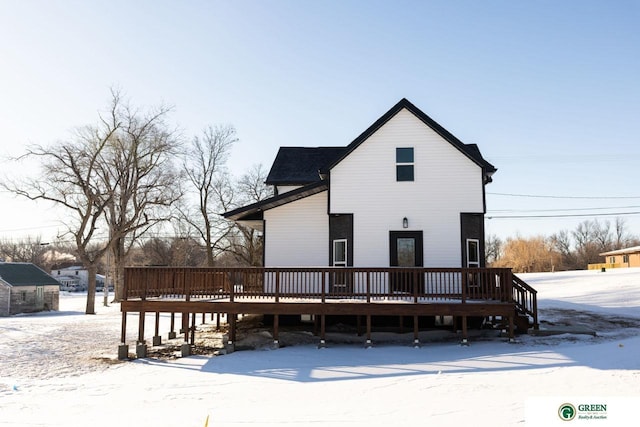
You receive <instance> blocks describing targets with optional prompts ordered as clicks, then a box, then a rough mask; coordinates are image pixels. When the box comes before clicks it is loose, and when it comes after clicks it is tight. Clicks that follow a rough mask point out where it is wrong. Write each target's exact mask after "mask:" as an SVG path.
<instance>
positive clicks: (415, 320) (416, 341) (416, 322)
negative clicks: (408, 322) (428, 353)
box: [413, 316, 420, 348]
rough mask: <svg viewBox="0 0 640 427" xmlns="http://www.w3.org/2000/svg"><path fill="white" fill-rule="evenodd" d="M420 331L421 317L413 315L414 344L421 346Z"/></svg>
mask: <svg viewBox="0 0 640 427" xmlns="http://www.w3.org/2000/svg"><path fill="white" fill-rule="evenodd" d="M418 332H419V319H418V316H413V346H414V347H416V348H418V347H420V339H419V337H418Z"/></svg>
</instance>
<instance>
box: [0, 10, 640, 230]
mask: <svg viewBox="0 0 640 427" xmlns="http://www.w3.org/2000/svg"><path fill="white" fill-rule="evenodd" d="M639 18H640V3H638V2H635V1H617V2H602V1H583V0H580V1H578V0H568V1H563V2H557V1H538V2H511V1H487V2H475V1H459V2H448V1H429V2H423V1H415V2H414V1H399V2H388V1H366V2H365V1H348V2H338V1H330V2H299V1H273V2H261V1H239V2H231V1H207V2H204V1H202V2H196V1H191V2H179V3H178V2H171V1H159V2H158V1H153V2H151V1H138V2H135V3H134V2H127V1H119V0H116V1H108V2H107V1H92V2H83V1H64V2H49V1H44V0H43V1H33V0H25V1H20V2H11V1H0V58H1V61H2V62H1V63H0V64H1V66H0V156H7V155H18V154H20V153H22V152H24V149H25V147H26V145H27V144H34V143H37V144H45V145H46V144H51V143H53V142H55V141H58V140H61V139H65V138H69V137H70V134H71V133H70V132H71V131H72V130H73V128H74V127H77V126H82V125H86V124H92V123H94V122H95V121H96V119H97V113H98V111H99V110H100V109H103V108H105V107H106V106H107V104H108V102H109V87H111V86H116V87H119V88H121V89H122V90H123V91H124V92H125V93H126V94H127V95H128V97H129V98H130V100H131V102H132V103H133V104H134V105H140V106H150V105H157V104H159V103H161V102H165V103H167V104H171V105H173V106H175V110H174V114H173V116H172V118H173V120H174V122H175V124H177V125H178V126H180V128H181V129H182V131H183V134H184V136H185V137H190V136H192V135H194V134H197V133H199V132H200V131H201V129H202V128H204V127H205V126H207V125H209V124H220V123H230V124H233V125H234V126H235V127H236V128H237V130H238V134H239V137H240V142H239V143H238V144H237V146H236V147H235V150H234V153H233V156H232V158H231V161H230V166H231V167H232V170H233V171H234V172H236V173H238V174H239V173H242V172H243V171H244V170H246V169H248V168H249V167H250V166H251V165H252V164H254V163H263V164H264V165H265V166H266V167H269V166H270V164H271V162H272V160H273V158H274V156H275V154H276V152H277V149H278V147H279V146H282V145H290V146H291V145H298V146H322V145H346V144H348V143H349V142H351V140H353V139H354V138H355V137H356V136H358V134H360V133H361V132H362V131H363V130H364V129H366V128H367V127H368V126H369V125H370V124H371V123H373V122H374V121H375V120H376V119H377V118H378V117H379V116H381V115H382V114H383V113H384V112H386V111H387V110H388V109H389V108H390V107H391V106H393V105H394V104H395V103H396V102H397V101H398V100H400V99H401V98H403V97H406V98H408V99H409V100H410V101H411V102H413V103H414V104H415V105H416V106H417V107H419V108H420V109H422V110H423V111H424V112H425V113H427V114H428V115H430V116H431V117H432V118H433V119H435V120H436V121H438V122H439V123H440V124H441V125H443V126H444V127H445V128H446V129H448V130H449V131H450V132H452V133H453V134H454V135H456V136H457V137H458V138H460V139H461V140H462V141H463V142H465V143H477V144H478V145H479V146H480V149H481V150H482V153H483V155H484V156H485V157H486V158H487V159H488V160H489V161H490V162H492V163H493V164H494V165H495V166H496V167H497V168H498V172H497V173H496V175H495V176H494V182H493V183H492V184H490V185H489V186H488V187H487V191H488V192H489V193H490V194H488V196H487V207H488V210H489V212H488V216H494V217H497V216H504V215H550V214H551V215H553V214H591V213H612V212H613V213H615V212H640V208H639V207H638V206H640V190H639V189H638V184H637V182H638V179H637V173H636V170H637V168H638V166H640V161H639V160H638V158H639V155H640V144H639V142H640V141H638V135H639V134H640V120H639V119H638V117H639V116H640V86H639V85H638V84H637V78H638V76H639V75H640V55H638V46H640V31H638V28H637V23H638V22H639ZM12 166H13V165H12V164H10V163H8V162H4V161H3V162H2V163H0V176H2V175H3V173H7V174H9V175H13V174H15V173H17V171H16V168H15V167H12ZM19 172H20V173H24V172H26V173H37V171H35V170H32V169H30V168H28V167H26V166H22V165H21V166H20V167H19ZM491 193H508V194H533V195H553V196H574V197H575V196H589V197H595V199H567V198H553V199H551V198H522V197H513V196H500V195H496V194H491ZM603 197H622V198H620V199H604V198H603ZM0 207H1V209H0V238H2V237H12V236H16V235H24V234H25V232H26V233H27V234H31V235H35V234H40V235H41V236H42V237H43V239H44V240H47V239H49V238H51V236H55V234H56V233H57V231H58V228H59V227H56V226H55V217H54V215H52V211H51V210H50V209H49V207H48V206H41V205H34V204H33V203H31V202H29V203H27V202H18V201H16V200H15V199H14V198H12V197H10V196H7V195H6V194H0ZM569 208H571V209H585V210H581V211H564V212H559V211H557V209H569ZM596 208H597V209H596ZM602 208H609V209H602ZM549 209H554V211H543V212H540V210H549ZM505 210H510V211H517V212H504V211H505ZM588 218H589V217H580V218H574V217H572V218H565V219H558V218H555V219H497V218H496V219H490V220H487V233H489V234H497V235H499V236H501V237H506V236H509V235H514V234H516V233H519V234H521V235H532V234H551V233H553V232H556V231H558V230H560V229H562V228H568V229H573V228H575V226H576V225H577V224H578V223H579V222H580V221H583V220H585V219H588ZM625 218H627V223H628V226H629V228H630V231H632V232H634V233H636V234H640V219H639V218H640V215H629V216H625ZM602 219H603V220H606V219H607V217H603V218H602Z"/></svg>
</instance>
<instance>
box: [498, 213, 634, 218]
mask: <svg viewBox="0 0 640 427" xmlns="http://www.w3.org/2000/svg"><path fill="white" fill-rule="evenodd" d="M624 215H640V211H638V212H615V213H593V214H565V215H560V214H559V215H500V216H487V219H520V218H522V219H524V218H578V217H593V216H624Z"/></svg>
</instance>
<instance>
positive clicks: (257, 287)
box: [121, 267, 538, 345]
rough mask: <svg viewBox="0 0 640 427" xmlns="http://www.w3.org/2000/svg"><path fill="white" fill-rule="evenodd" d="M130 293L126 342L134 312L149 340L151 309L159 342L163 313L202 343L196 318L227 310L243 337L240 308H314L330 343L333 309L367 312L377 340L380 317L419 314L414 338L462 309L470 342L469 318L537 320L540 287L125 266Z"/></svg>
mask: <svg viewBox="0 0 640 427" xmlns="http://www.w3.org/2000/svg"><path fill="white" fill-rule="evenodd" d="M124 292H125V300H124V301H122V303H121V310H122V334H121V342H122V344H123V345H125V343H126V322H127V314H129V313H134V314H135V313H137V314H138V339H137V341H138V343H145V342H146V340H145V317H146V316H145V314H146V313H155V315H156V322H155V331H154V332H155V335H154V340H153V342H154V343H156V342H158V341H159V333H160V331H159V329H158V328H159V326H158V325H159V321H158V319H159V315H160V313H170V314H171V331H169V332H170V336H171V335H172V334H173V335H174V336H175V332H174V325H175V315H176V314H179V315H180V316H181V328H180V329H181V331H182V332H183V333H184V340H185V343H190V344H191V345H193V343H194V331H195V317H196V315H197V314H203V316H204V314H205V313H211V314H212V316H213V315H214V314H217V315H218V322H219V321H220V320H219V319H220V315H221V314H224V315H226V318H227V319H228V323H229V345H232V344H233V343H234V342H235V339H236V318H237V315H238V314H265V315H272V316H273V317H274V325H273V336H274V340H275V341H276V343H277V340H278V329H279V328H278V317H279V316H281V315H312V316H315V317H316V318H317V320H318V323H319V329H320V330H319V340H320V345H323V344H324V342H325V318H326V316H332V315H353V316H363V317H364V318H365V319H366V336H367V337H366V339H367V341H366V342H367V343H370V342H371V318H372V316H400V317H405V316H407V317H413V324H414V341H415V342H417V339H418V325H419V318H421V317H425V316H454V317H455V318H459V319H460V320H461V332H462V340H463V342H466V341H467V318H469V317H492V318H500V319H502V320H503V321H504V322H505V323H506V324H507V325H508V326H507V327H508V333H509V338H510V339H513V337H514V333H515V332H514V331H515V327H514V322H515V320H516V318H518V317H520V318H523V317H525V318H527V319H528V320H529V322H530V323H531V324H532V325H533V326H534V327H537V323H538V320H537V300H536V291H535V290H534V289H533V288H531V287H530V286H528V285H527V284H526V283H524V282H523V281H521V280H520V279H518V278H517V277H515V276H514V275H513V274H512V273H511V269H504V268H473V269H464V268H463V269H433V268H331V267H327V268H176V267H130V268H126V269H125V291H124Z"/></svg>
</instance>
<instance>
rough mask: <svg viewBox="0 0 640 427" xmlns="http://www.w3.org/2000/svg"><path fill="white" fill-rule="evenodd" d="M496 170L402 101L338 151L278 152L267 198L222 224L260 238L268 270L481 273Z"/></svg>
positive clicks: (299, 149)
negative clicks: (261, 235) (488, 203)
mask: <svg viewBox="0 0 640 427" xmlns="http://www.w3.org/2000/svg"><path fill="white" fill-rule="evenodd" d="M495 171H496V168H495V167H493V165H491V164H490V163H489V162H487V161H486V160H484V158H483V157H482V155H481V154H480V151H479V149H478V147H477V146H476V145H474V144H464V143H462V142H461V141H460V140H458V139H457V138H456V137H455V136H453V135H452V134H451V133H449V132H448V131H447V130H446V129H444V128H443V127H442V126H440V125H439V124H438V123H436V122H435V121H434V120H433V119H431V118H430V117H429V116H427V115H426V114H425V113H423V112H422V111H420V110H419V109H418V108H416V107H415V106H414V105H413V104H411V103H410V102H409V101H407V100H406V99H402V100H401V101H400V102H398V103H397V104H396V105H395V106H393V107H392V108H391V109H390V110H389V111H388V112H386V113H385V114H384V115H383V116H382V117H380V118H379V119H378V120H377V121H376V122H375V123H373V124H372V125H371V126H370V127H369V128H368V129H367V130H365V131H364V132H363V133H362V134H361V135H360V136H358V137H357V138H356V139H355V140H354V141H353V142H351V143H350V144H349V145H347V146H343V147H317V148H305V147H281V148H280V150H279V152H278V154H277V156H276V158H275V160H274V163H273V166H272V167H271V170H270V172H269V175H268V177H267V180H266V183H267V184H269V185H273V186H274V190H275V191H274V194H275V195H274V196H273V197H271V198H269V199H266V200H264V201H261V202H259V203H254V204H251V205H248V206H244V207H241V208H238V209H235V210H233V211H229V212H227V213H225V214H224V216H225V217H226V218H228V219H230V220H234V221H237V222H240V223H243V224H245V225H249V226H251V227H253V228H256V229H258V230H261V231H263V232H264V265H265V266H267V267H310V266H354V267H393V266H401V267H411V266H424V267H439V268H442V267H447V268H449V267H451V268H459V267H483V266H484V213H485V185H486V184H487V183H489V182H491V176H492V174H493V173H494V172H495Z"/></svg>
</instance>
